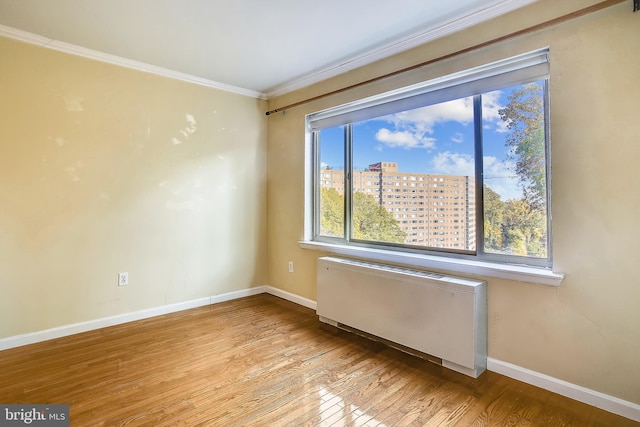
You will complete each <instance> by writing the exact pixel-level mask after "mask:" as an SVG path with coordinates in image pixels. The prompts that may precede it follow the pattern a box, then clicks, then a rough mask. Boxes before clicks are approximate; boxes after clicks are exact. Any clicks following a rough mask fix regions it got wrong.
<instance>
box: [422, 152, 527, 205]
mask: <svg viewBox="0 0 640 427" xmlns="http://www.w3.org/2000/svg"><path fill="white" fill-rule="evenodd" d="M513 169H514V165H513V163H511V162H507V161H500V160H498V159H497V158H496V157H493V156H485V157H484V180H485V184H486V185H487V186H489V187H490V188H491V189H492V190H493V191H495V192H496V193H498V194H499V195H500V197H501V198H502V200H509V199H519V198H521V197H522V189H521V188H520V185H519V183H518V177H517V176H516V174H515V173H514V172H513ZM429 172H430V173H437V174H443V175H463V176H474V175H475V164H474V159H473V156H471V155H469V154H460V153H451V152H449V151H445V152H442V153H439V154H437V155H435V156H434V157H433V160H432V164H431V167H430V168H429Z"/></svg>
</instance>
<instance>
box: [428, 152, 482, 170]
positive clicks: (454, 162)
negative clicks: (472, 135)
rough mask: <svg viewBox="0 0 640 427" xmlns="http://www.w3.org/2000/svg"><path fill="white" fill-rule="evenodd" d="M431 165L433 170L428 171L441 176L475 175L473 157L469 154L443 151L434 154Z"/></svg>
mask: <svg viewBox="0 0 640 427" xmlns="http://www.w3.org/2000/svg"><path fill="white" fill-rule="evenodd" d="M432 163H433V169H430V170H429V171H430V172H431V171H433V173H437V174H443V175H466V176H474V175H475V172H474V171H475V165H474V161H473V156H471V155H469V154H459V153H451V152H449V151H445V152H443V153H438V154H436V155H435V156H434V157H433V160H432Z"/></svg>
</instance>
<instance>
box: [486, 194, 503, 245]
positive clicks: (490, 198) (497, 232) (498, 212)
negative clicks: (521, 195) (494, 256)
mask: <svg viewBox="0 0 640 427" xmlns="http://www.w3.org/2000/svg"><path fill="white" fill-rule="evenodd" d="M483 190H484V249H485V251H489V252H501V251H502V249H503V248H502V241H503V237H502V216H503V214H504V202H503V201H502V200H501V199H500V195H499V194H498V193H496V192H495V191H493V190H492V189H491V188H489V187H487V186H486V185H484V187H483Z"/></svg>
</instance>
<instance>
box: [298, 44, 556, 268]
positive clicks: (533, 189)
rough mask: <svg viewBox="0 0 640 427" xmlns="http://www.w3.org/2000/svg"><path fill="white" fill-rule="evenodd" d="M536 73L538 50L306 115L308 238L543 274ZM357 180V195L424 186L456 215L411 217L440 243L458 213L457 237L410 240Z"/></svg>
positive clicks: (544, 126)
mask: <svg viewBox="0 0 640 427" xmlns="http://www.w3.org/2000/svg"><path fill="white" fill-rule="evenodd" d="M548 73H549V64H548V51H547V50H546V49H544V50H539V51H535V52H531V53H528V54H524V55H520V56H518V57H514V58H509V59H507V60H503V61H498V62H496V63H492V64H487V65H485V66H481V67H477V68H474V69H470V70H467V71H463V72H460V73H456V74H452V75H449V76H444V77H441V78H438V79H435V80H431V81H428V82H425V83H423V84H419V85H414V86H410V87H408V88H404V89H400V90H396V91H392V92H389V93H385V94H381V95H378V96H375V97H372V98H367V99H364V100H361V101H358V102H354V103H352V104H347V105H344V106H339V107H335V108H331V109H329V110H325V111H321V112H318V113H314V114H310V115H308V116H307V127H308V129H309V132H310V135H311V141H312V150H310V153H311V154H310V155H311V156H312V158H311V159H310V164H312V165H313V166H312V174H313V177H314V178H313V179H312V180H311V181H312V182H313V183H314V184H313V189H312V191H313V201H312V203H311V208H312V209H311V212H308V213H307V214H308V215H310V216H311V218H312V224H313V226H312V227H313V230H312V234H313V236H312V238H313V240H316V241H329V242H333V243H336V242H339V243H341V244H345V245H356V246H366V247H384V248H387V249H390V250H399V251H408V252H425V253H430V254H439V255H443V256H454V257H473V258H475V259H481V260H485V261H494V262H504V263H518V264H522V263H524V264H529V265H534V266H543V267H551V253H550V242H551V227H550V215H549V211H550V186H549V183H550V168H549V164H550V160H549V153H550V148H549V108H548ZM391 160H392V162H391ZM325 170H331V172H332V177H333V178H334V179H340V180H341V181H342V182H344V187H343V188H344V191H343V190H342V187H341V189H337V188H331V187H330V186H327V185H326V184H324V183H323V181H322V180H320V178H321V177H322V176H323V175H322V171H325ZM368 171H375V172H376V173H377V174H378V175H377V176H379V178H380V179H379V180H378V181H376V182H366V184H367V185H368V186H370V187H373V189H371V188H368V189H366V191H372V192H374V193H376V194H381V193H382V191H383V188H382V185H383V183H389V182H390V181H391V180H393V179H394V178H395V179H396V180H399V179H402V180H403V181H406V180H409V181H425V182H432V183H434V184H433V187H435V188H436V189H437V190H434V191H433V192H429V193H427V194H426V195H425V196H424V198H425V203H427V204H432V205H437V204H440V205H442V204H443V203H442V202H441V200H444V199H455V200H459V206H460V208H459V209H458V208H456V209H455V210H456V211H460V212H462V214H459V213H453V212H449V211H446V212H445V213H441V214H438V215H435V214H433V213H432V212H429V211H428V210H427V211H423V212H421V213H419V214H412V215H411V217H412V218H416V217H419V219H421V220H426V221H429V220H433V221H434V222H436V221H437V222H439V223H441V224H444V225H443V226H441V228H442V229H443V230H444V231H445V232H446V235H447V236H449V235H453V229H454V227H455V228H456V229H458V225H455V226H454V223H458V222H459V221H458V220H454V217H459V216H464V217H465V218H467V221H466V224H464V226H463V229H462V230H461V231H460V234H462V236H461V237H462V238H461V239H458V238H457V237H455V238H454V237H445V238H442V237H439V238H437V239H436V238H432V237H431V236H427V238H425V239H424V240H421V241H420V242H419V243H416V241H415V239H413V238H412V236H411V235H408V234H407V233H406V231H404V230H403V228H402V227H401V226H400V224H399V222H398V221H397V220H396V219H395V218H394V216H393V215H392V214H390V213H389V212H388V211H387V210H386V209H385V208H384V206H383V204H384V203H383V202H382V198H381V197H375V196H374V195H372V194H367V192H366V191H365V189H364V188H363V182H362V180H361V179H360V178H362V177H363V176H364V172H368ZM392 173H393V175H392ZM397 173H402V175H397ZM367 177H368V176H367ZM401 177H402V178H401ZM454 182H455V184H454ZM395 185H396V186H397V185H399V183H398V182H396V183H395ZM405 185H406V184H405ZM413 185H415V184H413ZM459 187H463V188H466V189H467V190H466V191H463V192H461V193H459V192H458V190H456V189H454V188H459ZM457 204H458V202H456V205H457ZM441 210H444V209H441ZM403 217H406V215H403ZM436 217H437V218H438V219H437V220H436V219H435V218H436ZM456 234H458V233H457V232H456ZM460 241H463V242H464V244H463V245H460Z"/></svg>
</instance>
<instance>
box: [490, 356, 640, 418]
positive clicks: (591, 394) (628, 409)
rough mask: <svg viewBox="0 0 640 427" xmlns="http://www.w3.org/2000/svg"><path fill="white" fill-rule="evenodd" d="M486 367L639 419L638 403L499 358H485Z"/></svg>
mask: <svg viewBox="0 0 640 427" xmlns="http://www.w3.org/2000/svg"><path fill="white" fill-rule="evenodd" d="M487 369H488V370H490V371H493V372H497V373H499V374H502V375H504V376H507V377H510V378H513V379H516V380H518V381H522V382H525V383H527V384H531V385H534V386H536V387H540V388H543V389H545V390H549V391H552V392H554V393H558V394H560V395H562V396H566V397H568V398H571V399H573V400H577V401H579V402H583V403H586V404H588V405H591V406H595V407H596V408H600V409H604V410H605V411H609V412H612V413H614V414H617V415H620V416H623V417H625V418H629V419H632V420H634V421H640V405H638V404H636V403H633V402H628V401H626V400H622V399H618V398H617V397H613V396H609V395H607V394H604V393H600V392H598V391H594V390H591V389H588V388H585V387H581V386H579V385H576V384H572V383H569V382H566V381H562V380H559V379H557V378H554V377H550V376H548V375H545V374H541V373H539V372H535V371H531V370H529V369H526V368H522V367H520V366H517V365H513V364H511V363H507V362H503V361H501V360H497V359H493V358H491V357H489V358H487Z"/></svg>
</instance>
